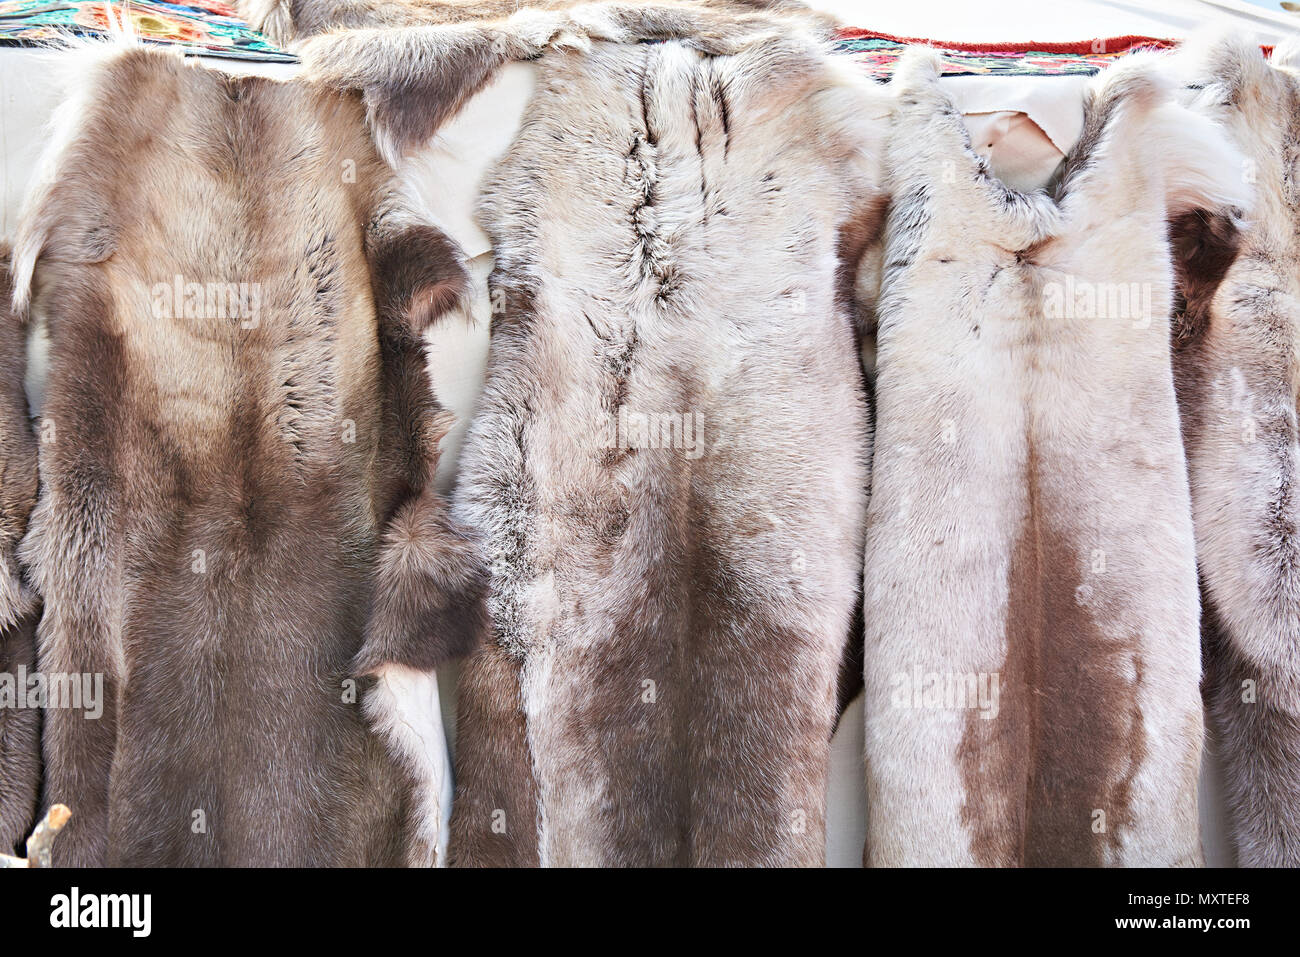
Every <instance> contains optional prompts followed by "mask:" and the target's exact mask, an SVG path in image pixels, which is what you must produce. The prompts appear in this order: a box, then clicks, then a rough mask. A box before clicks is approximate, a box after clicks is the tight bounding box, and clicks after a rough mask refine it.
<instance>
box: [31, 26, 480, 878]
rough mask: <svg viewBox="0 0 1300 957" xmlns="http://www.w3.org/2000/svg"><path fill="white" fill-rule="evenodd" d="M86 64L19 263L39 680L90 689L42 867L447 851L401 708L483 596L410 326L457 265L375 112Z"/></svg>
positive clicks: (186, 76)
mask: <svg viewBox="0 0 1300 957" xmlns="http://www.w3.org/2000/svg"><path fill="white" fill-rule="evenodd" d="M74 56H75V55H74ZM80 57H81V58H82V61H83V62H80V63H79V65H78V69H79V72H78V73H77V74H76V76H77V87H76V89H75V90H74V92H73V94H72V95H71V97H70V98H69V100H68V102H67V103H66V104H65V106H64V107H62V112H61V115H60V126H59V128H58V130H57V131H56V135H55V143H54V146H53V148H52V153H51V155H50V157H48V162H47V164H46V166H45V168H44V169H43V171H42V174H41V178H40V183H39V185H38V187H37V190H36V193H35V194H34V196H33V197H32V199H31V202H30V205H29V212H28V213H27V215H26V218H25V220H24V223H23V226H22V229H21V232H20V238H19V243H18V245H17V247H16V249H15V256H14V258H15V274H16V280H17V281H16V303H17V306H18V308H19V309H20V310H22V309H24V308H26V306H27V302H28V295H29V284H32V285H34V290H33V294H32V297H31V310H32V316H33V317H34V320H35V321H38V322H40V323H41V330H40V334H41V335H42V336H43V337H44V338H46V339H47V340H48V351H49V365H48V378H47V382H46V386H45V392H44V400H43V404H42V408H41V410H40V428H39V432H38V434H39V437H40V443H39V449H40V496H39V501H38V503H37V505H36V508H35V510H34V512H33V514H32V517H31V522H30V527H29V530H28V532H27V535H26V537H25V539H24V540H23V543H22V546H21V549H20V558H21V560H22V562H23V563H24V564H25V566H26V567H27V569H28V571H29V572H30V577H31V580H32V582H33V583H34V584H35V585H36V586H37V589H38V591H39V593H40V595H41V596H42V598H43V599H44V603H45V610H44V617H43V619H42V621H41V624H40V630H39V642H38V643H39V662H40V667H41V669H42V671H43V672H44V673H45V676H46V678H47V679H50V680H52V679H53V676H57V675H63V676H67V677H69V678H70V679H72V680H73V681H74V682H81V683H83V684H84V686H85V688H87V689H94V690H96V691H98V692H99V700H98V704H97V706H96V707H97V709H98V710H99V711H100V713H99V714H95V713H94V710H95V709H92V708H89V707H85V706H84V705H85V704H86V702H85V701H83V702H82V704H83V707H66V706H62V707H56V706H54V705H53V704H51V706H50V707H48V708H47V709H46V712H45V727H44V739H43V745H44V760H45V780H44V798H45V802H46V804H50V803H53V802H62V803H64V804H67V805H68V806H69V807H71V808H72V812H73V814H72V820H71V823H70V824H69V825H68V827H67V830H66V831H65V832H64V833H63V834H62V836H61V837H60V840H59V843H58V845H57V849H56V854H55V857H56V863H62V864H72V865H93V864H124V865H137V864H148V865H198V864H202V865H265V864H274V865H305V866H309V865H346V864H399V863H403V862H414V863H430V862H432V861H434V860H435V859H436V857H437V854H438V845H439V844H440V843H441V842H442V841H443V840H444V836H443V834H442V833H440V832H442V831H443V828H442V827H441V825H440V817H441V814H442V808H441V807H440V801H439V795H438V790H439V783H440V782H439V778H440V777H441V775H442V774H443V772H444V770H445V767H444V766H445V756H444V753H443V751H442V749H443V748H444V747H445V745H444V744H443V742H442V740H441V735H440V729H438V730H439V733H438V734H437V735H431V734H429V733H428V728H427V727H426V726H422V725H420V724H419V723H418V721H416V720H415V719H414V718H412V717H411V714H410V713H408V712H410V711H411V710H412V709H413V710H414V711H416V712H418V710H419V708H420V707H426V708H427V707H428V701H427V700H424V701H419V700H417V701H415V702H413V703H412V702H411V701H409V700H404V699H403V694H404V693H407V692H410V691H411V690H412V689H414V690H416V691H420V690H421V688H423V692H422V693H425V698H426V699H427V691H428V687H429V686H430V685H431V682H432V677H431V673H432V669H433V668H434V667H436V665H437V664H438V663H439V662H440V661H442V660H444V659H445V658H447V657H449V656H452V655H456V654H459V653H461V652H463V650H464V648H465V646H466V644H467V641H468V640H469V638H470V637H471V636H472V635H473V634H475V633H476V631H477V630H478V626H477V621H478V616H479V614H480V613H479V611H478V609H479V598H480V594H479V591H480V589H481V587H482V584H483V580H482V574H481V572H480V571H479V570H478V569H479V566H478V565H477V564H476V561H475V559H474V549H473V544H472V542H471V541H470V540H469V538H468V537H467V536H466V535H465V534H463V533H462V532H460V531H459V530H457V529H456V528H455V527H454V526H453V525H451V524H450V522H449V520H448V518H447V516H446V514H445V509H444V508H443V506H442V504H441V503H440V502H439V501H438V500H437V498H435V497H434V495H433V493H432V491H431V486H430V484H429V483H430V480H431V477H432V473H433V467H434V464H435V460H436V455H437V452H436V448H437V442H438V439H439V437H440V434H441V432H442V431H443V430H444V429H445V426H446V423H445V421H444V420H445V416H444V414H443V413H442V412H441V410H440V409H439V407H438V405H437V404H436V402H435V401H434V399H433V397H432V395H431V394H430V391H429V386H428V383H427V379H426V376H425V371H424V357H423V353H422V346H421V341H420V339H419V336H418V333H419V332H420V331H421V329H422V328H424V327H425V326H427V324H428V323H429V322H431V321H432V320H433V319H434V318H436V317H437V316H438V315H440V314H441V313H442V312H444V311H446V309H447V308H448V307H449V306H450V305H451V304H452V303H453V302H454V301H455V300H456V299H457V297H458V296H459V294H460V292H461V289H462V287H463V285H464V282H465V277H464V271H463V268H462V266H461V264H460V263H459V261H458V254H457V252H456V250H455V249H454V248H453V247H452V246H451V245H450V243H449V242H448V241H447V240H446V238H445V237H443V236H442V235H441V234H440V233H438V232H436V231H434V230H432V229H430V228H427V227H423V226H420V225H418V224H416V223H413V222H409V221H407V220H405V219H404V218H403V217H404V214H403V212H402V208H401V206H400V205H399V203H398V202H397V199H396V197H395V196H394V195H392V194H391V191H390V185H389V184H390V180H391V172H390V171H389V170H388V168H387V167H386V166H385V165H384V164H383V163H382V162H381V161H380V159H379V158H378V156H377V155H376V154H375V152H374V149H373V147H372V145H371V144H370V141H369V138H368V136H367V134H366V129H365V123H364V116H363V113H362V107H361V104H360V102H359V100H358V98H357V97H355V96H349V95H344V94H340V93H338V92H336V91H333V90H326V89H323V88H319V87H315V86H311V85H308V84H305V83H298V82H293V83H281V82H276V81H273V80H269V79H264V78H259V77H239V76H232V75H228V74H225V73H221V72H217V71H212V70H207V69H204V68H202V67H200V66H198V65H195V64H193V63H186V62H185V61H183V59H182V58H181V57H180V56H178V55H174V54H172V53H161V52H157V51H151V50H147V49H139V48H128V49H126V50H119V49H114V48H112V47H110V48H108V49H107V50H91V51H88V52H85V53H82V54H80ZM33 274H34V281H33ZM7 492H8V489H7V486H6V494H7ZM363 637H364V641H363ZM101 683H102V684H101ZM432 713H433V715H434V717H435V718H436V713H437V709H436V703H435V705H434V707H433V709H432ZM416 717H418V714H417V715H416ZM371 725H373V726H374V729H375V730H373V731H372V730H371Z"/></svg>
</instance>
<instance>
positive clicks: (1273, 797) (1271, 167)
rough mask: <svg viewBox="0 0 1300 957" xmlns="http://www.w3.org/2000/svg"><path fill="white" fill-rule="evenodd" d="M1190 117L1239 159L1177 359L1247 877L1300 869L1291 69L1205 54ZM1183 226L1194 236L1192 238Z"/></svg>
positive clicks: (1204, 246) (1192, 283) (1298, 320)
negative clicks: (1248, 189)
mask: <svg viewBox="0 0 1300 957" xmlns="http://www.w3.org/2000/svg"><path fill="white" fill-rule="evenodd" d="M1177 59H1178V61H1179V62H1178V64H1177V65H1178V68H1179V73H1180V75H1181V76H1183V77H1184V78H1185V80H1186V81H1187V83H1188V88H1187V89H1186V91H1185V93H1184V97H1185V99H1186V100H1187V102H1188V103H1189V104H1190V105H1191V106H1192V107H1193V108H1194V109H1196V110H1198V111H1199V112H1200V113H1202V114H1203V115H1205V116H1207V117H1210V118H1211V119H1213V120H1214V121H1215V122H1217V123H1218V124H1220V129H1221V132H1220V136H1224V137H1225V138H1228V139H1230V140H1231V141H1233V142H1235V143H1237V144H1239V145H1240V146H1241V148H1242V150H1243V152H1244V153H1245V157H1246V162H1245V164H1244V165H1243V166H1241V167H1240V171H1241V174H1242V175H1243V176H1244V177H1246V178H1248V179H1250V180H1251V181H1252V182H1253V183H1254V186H1255V190H1256V193H1257V202H1256V204H1255V207H1254V210H1253V212H1252V214H1251V215H1250V217H1249V218H1248V221H1247V222H1246V224H1245V226H1244V228H1243V229H1242V230H1240V231H1237V230H1234V229H1233V228H1232V226H1233V224H1232V223H1231V222H1230V221H1225V220H1223V219H1222V218H1220V219H1205V218H1202V219H1199V220H1196V221H1194V222H1192V223H1190V224H1185V228H1184V229H1183V230H1182V231H1181V233H1180V238H1181V240H1182V244H1181V246H1180V252H1181V260H1180V261H1181V267H1182V268H1181V272H1182V278H1183V294H1184V300H1185V303H1186V306H1185V309H1184V314H1183V317H1182V319H1183V322H1182V328H1181V336H1180V339H1179V348H1178V350H1177V352H1176V354H1175V366H1176V371H1177V377H1178V393H1179V403H1180V407H1181V410H1182V414H1183V436H1184V442H1185V444H1186V448H1187V456H1188V466H1189V471H1190V478H1191V490H1192V506H1193V510H1194V518H1195V523H1196V533H1197V555H1198V558H1199V559H1200V572H1201V581H1202V586H1203V599H1204V605H1205V615H1204V627H1205V634H1204V638H1205V687H1204V693H1205V702H1206V708H1207V713H1208V716H1209V724H1210V728H1211V731H1212V733H1213V736H1212V739H1211V740H1212V746H1213V747H1214V749H1215V750H1216V751H1217V752H1218V754H1219V756H1220V759H1221V760H1222V761H1223V763H1224V766H1225V793H1226V800H1227V806H1228V817H1229V830H1230V833H1231V835H1232V838H1233V842H1234V844H1235V845H1236V850H1237V858H1238V863H1239V864H1241V865H1243V866H1271V867H1297V866H1300V427H1298V426H1297V408H1296V401H1297V400H1296V396H1297V391H1298V390H1300V348H1298V346H1297V343H1298V342H1300V213H1298V212H1297V210H1298V209H1300V187H1298V186H1297V177H1300V74H1297V70H1296V67H1297V65H1300V62H1298V61H1297V60H1295V59H1293V58H1292V57H1291V56H1289V55H1288V53H1287V52H1286V51H1281V50H1280V51H1278V52H1277V53H1276V54H1275V55H1274V58H1273V62H1272V63H1269V62H1268V61H1266V60H1265V59H1264V58H1263V57H1262V56H1261V55H1260V51H1259V49H1258V48H1257V47H1255V46H1254V45H1253V44H1251V43H1249V42H1247V41H1245V40H1244V39H1235V38H1231V37H1220V38H1202V39H1200V40H1198V42H1195V43H1193V44H1191V45H1190V46H1189V47H1188V48H1187V49H1186V50H1185V51H1183V52H1181V53H1180V54H1179V55H1178V57H1177ZM1188 225H1190V226H1191V227H1194V228H1193V229H1188V228H1186V226H1188Z"/></svg>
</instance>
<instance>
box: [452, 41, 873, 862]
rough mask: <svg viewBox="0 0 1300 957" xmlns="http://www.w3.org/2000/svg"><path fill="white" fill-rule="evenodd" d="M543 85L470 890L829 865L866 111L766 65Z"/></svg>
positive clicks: (493, 419)
mask: <svg viewBox="0 0 1300 957" xmlns="http://www.w3.org/2000/svg"><path fill="white" fill-rule="evenodd" d="M540 71H541V73H540V78H539V84H538V89H539V93H538V94H537V97H536V98H535V100H534V102H533V103H532V106H531V108H530V111H529V115H528V118H527V120H526V122H525V125H524V128H523V130H522V131H521V133H520V134H519V137H518V138H517V140H516V142H515V144H514V145H513V147H512V148H511V150H510V152H509V153H508V154H507V156H506V157H505V158H504V159H503V160H502V162H501V163H500V165H499V166H498V168H497V169H496V170H495V171H494V174H493V176H492V178H491V180H490V182H489V183H488V185H487V187H486V192H485V196H484V198H483V201H482V206H481V218H482V220H483V222H484V224H485V226H486V228H487V229H488V231H489V233H490V235H491V236H492V238H493V243H494V251H495V255H496V269H495V273H494V276H493V281H492V286H493V295H494V296H496V297H497V300H496V301H498V302H499V303H500V310H499V314H498V315H497V316H496V317H495V321H494V326H493V334H492V352H491V354H490V358H489V365H488V371H487V383H486V386H485V390H484V393H483V397H482V399H481V402H480V408H479V412H478V414H477V415H476V417H475V420H474V422H473V424H472V426H471V429H470V434H469V437H468V439H467V442H466V447H465V451H464V453H463V455H462V458H461V472H460V480H459V481H460V484H459V487H458V490H457V497H456V503H455V507H456V511H457V516H458V518H459V519H461V520H462V521H464V522H465V523H467V524H470V525H472V526H474V527H476V528H480V529H482V531H483V533H484V536H485V539H486V548H487V553H488V558H489V561H490V565H491V574H492V583H491V589H490V599H489V602H488V607H489V609H490V612H491V618H492V622H493V625H494V640H493V641H492V642H491V643H489V644H487V645H485V646H483V647H481V648H480V650H479V651H477V652H476V653H475V654H474V655H472V656H471V658H470V659H469V660H468V662H467V663H466V665H465V668H464V671H463V673H462V678H461V685H460V710H459V718H458V725H457V727H458V739H457V740H458V746H457V797H456V804H455V807H454V810H453V818H452V846H451V851H450V855H451V859H452V863H453V864H458V865H526V864H542V865H645V866H665V865H761V864H768V865H771V864H786V865H796V864H805V865H812V864H819V863H821V862H822V860H823V857H824V842H825V837H824V818H825V800H826V776H827V761H828V745H829V739H830V735H831V730H832V727H833V723H834V721H835V717H836V707H837V705H836V690H837V674H838V667H839V663H840V660H841V656H842V654H843V652H844V649H845V646H846V644H847V643H848V640H849V629H850V626H851V622H852V618H853V613H854V610H855V605H856V602H857V598H858V590H859V587H860V582H859V581H858V577H859V576H858V575H857V574H856V570H857V569H858V568H859V567H860V566H859V562H860V556H861V537H862V520H863V517H864V510H865V498H866V490H867V479H868V471H867V455H868V447H869V429H870V425H869V415H868V408H867V403H866V398H865V395H864V390H863V385H862V373H861V368H860V364H859V361H858V356H857V343H856V337H855V328H854V322H853V319H854V317H853V314H852V313H853V296H852V293H851V290H850V289H849V288H848V286H849V281H850V280H851V279H852V277H853V273H854V267H855V266H856V263H857V259H858V258H859V257H860V256H861V254H862V251H863V249H864V248H865V247H866V245H867V244H868V243H869V242H870V241H871V239H872V238H873V237H874V236H875V233H876V229H877V223H878V221H879V218H880V214H881V202H880V196H879V192H878V190H877V188H876V175H877V173H876V163H877V162H878V155H879V149H878V144H877V143H876V142H875V141H874V140H873V131H878V129H879V124H878V121H876V120H873V119H872V112H873V107H874V106H875V99H876V98H878V96H879V94H878V93H876V92H875V90H874V89H872V88H871V87H870V85H868V84H863V83H861V81H859V80H857V78H856V77H851V76H849V75H848V74H840V73H839V72H838V70H836V69H834V67H833V65H832V64H830V63H829V62H828V61H827V60H826V59H825V58H824V57H823V56H822V54H821V53H820V52H819V51H818V50H817V49H816V48H814V47H812V46H809V45H808V44H806V43H804V42H802V41H800V40H797V39H782V38H778V37H769V38H766V39H762V40H757V41H755V43H754V44H753V45H751V46H749V47H746V48H744V49H742V50H741V51H740V52H738V53H737V54H735V55H733V56H722V57H713V56H708V55H705V54H702V53H700V52H699V51H697V50H694V49H691V48H689V47H687V46H685V45H683V44H680V43H676V42H668V43H663V44H655V45H620V44H606V43H596V44H594V45H593V46H592V47H591V48H590V50H589V51H587V52H583V51H573V50H567V51H555V52H552V53H549V54H547V55H546V56H544V57H543V58H542V60H541V62H540ZM591 103H600V104H601V105H602V107H601V109H600V110H592V109H590V104H591ZM846 264H847V265H846ZM656 422H657V424H655V423H656Z"/></svg>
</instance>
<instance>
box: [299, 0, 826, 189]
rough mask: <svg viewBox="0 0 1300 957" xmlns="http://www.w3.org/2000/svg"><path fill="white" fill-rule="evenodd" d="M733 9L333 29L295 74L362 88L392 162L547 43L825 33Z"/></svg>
mask: <svg viewBox="0 0 1300 957" xmlns="http://www.w3.org/2000/svg"><path fill="white" fill-rule="evenodd" d="M440 7H441V5H438V6H437V8H440ZM733 8H742V9H745V10H749V7H748V5H745V4H734V5H728V4H724V5H723V9H721V10H715V9H713V7H712V6H711V5H707V4H706V5H701V4H698V3H684V4H672V3H667V4H665V3H650V4H626V3H593V4H577V5H570V4H567V3H561V4H556V5H550V4H547V5H543V6H541V7H537V8H530V7H525V8H522V9H519V10H518V12H514V13H512V14H511V15H510V16H508V17H505V18H504V19H494V18H492V17H487V18H484V19H482V20H481V21H480V20H475V19H466V20H465V21H463V22H450V23H443V24H439V25H418V24H420V23H422V22H423V21H415V23H416V24H417V25H412V26H405V27H404V28H403V29H399V30H394V29H388V28H386V27H383V26H381V27H371V28H368V29H354V30H343V31H338V32H335V33H330V34H326V35H323V36H320V37H317V38H315V39H312V40H310V41H308V42H307V43H305V44H304V45H303V47H302V49H301V50H300V54H301V56H302V59H303V71H304V76H306V77H308V78H310V79H313V80H318V81H320V82H323V83H326V84H329V85H331V86H334V87H337V88H341V89H356V90H361V91H362V93H363V95H364V99H365V103H366V109H367V113H368V116H369V119H370V124H371V128H372V130H373V131H374V134H375V139H376V142H377V144H378V146H379V149H380V152H381V153H382V154H383V155H384V157H385V158H386V159H387V160H388V162H389V163H390V165H392V166H394V167H397V166H398V165H399V162H400V160H401V158H402V157H403V156H405V155H406V153H407V152H408V151H409V150H410V149H412V148H413V147H416V146H418V145H420V144H422V143H424V142H426V141H427V140H428V139H429V138H430V137H431V136H432V135H433V134H434V133H435V132H436V131H437V130H438V128H439V127H440V126H441V125H442V124H443V123H444V122H446V121H447V120H448V119H449V118H451V117H452V116H454V115H455V114H456V113H457V111H459V109H460V108H461V107H462V106H463V105H464V104H465V102H466V101H467V100H468V99H469V98H470V97H471V96H473V95H474V93H476V92H478V91H479V90H480V89H482V88H483V86H484V85H485V84H486V83H487V82H488V81H489V80H490V79H491V78H492V77H493V75H494V74H495V73H496V71H497V70H498V69H499V68H500V67H501V66H502V65H503V64H505V63H507V62H510V61H512V60H531V59H535V58H536V57H538V56H540V55H541V54H542V53H543V52H544V51H545V50H547V49H565V48H579V49H580V48H584V47H586V46H588V45H589V44H591V43H592V42H596V41H609V42H614V43H629V44H635V43H642V42H647V41H663V40H670V39H671V40H678V41H680V42H682V43H685V44H686V45H688V46H691V47H694V48H696V49H699V50H700V51H702V52H705V53H708V54H712V55H723V54H731V53H735V52H737V51H738V50H740V49H742V48H743V47H744V46H745V45H747V44H748V43H751V42H754V41H755V40H761V39H762V38H764V37H769V38H770V37H773V36H781V35H784V36H789V37H791V38H795V37H804V38H806V39H808V40H809V41H811V42H816V40H817V39H820V38H821V37H822V36H824V35H826V31H825V30H821V31H819V30H818V28H817V25H816V22H815V21H814V20H811V19H808V18H806V17H804V16H798V17H789V16H784V15H776V14H769V13H766V12H759V13H750V12H746V13H744V14H743V15H736V14H735V12H734V9H733ZM511 9H512V10H513V9H514V7H513V6H512V7H511Z"/></svg>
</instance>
